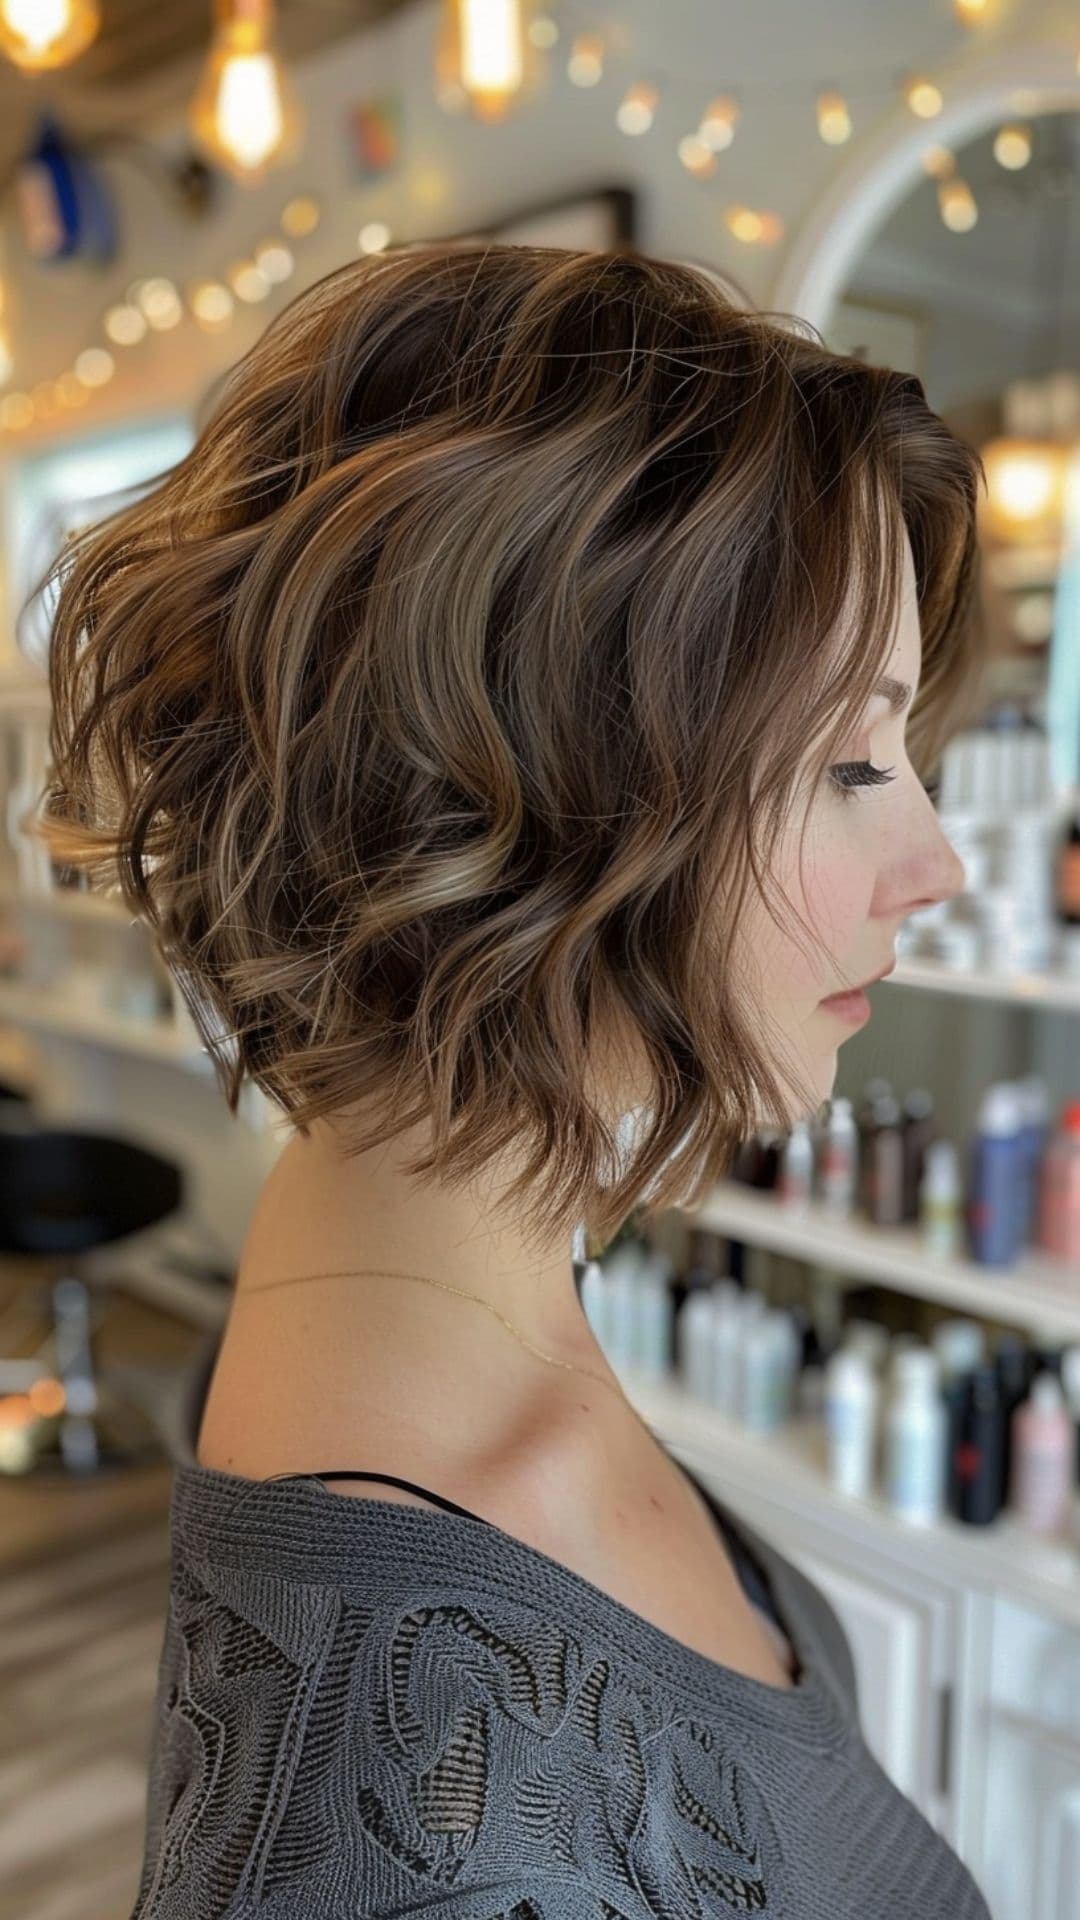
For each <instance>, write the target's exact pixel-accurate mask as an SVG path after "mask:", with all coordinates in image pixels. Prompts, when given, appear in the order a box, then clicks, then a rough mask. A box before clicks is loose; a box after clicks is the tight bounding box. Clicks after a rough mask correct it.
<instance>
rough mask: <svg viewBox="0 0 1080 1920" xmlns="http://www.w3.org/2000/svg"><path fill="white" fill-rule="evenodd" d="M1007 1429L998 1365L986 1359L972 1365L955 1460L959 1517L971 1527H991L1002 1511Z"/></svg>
mask: <svg viewBox="0 0 1080 1920" xmlns="http://www.w3.org/2000/svg"><path fill="white" fill-rule="evenodd" d="M1004 1429H1005V1408H1004V1405H1003V1403H1002V1399H1001V1391H1000V1387H999V1384H998V1374H997V1368H996V1367H995V1366H993V1365H992V1364H990V1363H988V1362H984V1363H983V1364H982V1365H980V1366H977V1367H975V1368H973V1369H972V1374H971V1387H970V1392H969V1394H968V1404H967V1421H966V1424H965V1429H964V1433H963V1438H962V1440H961V1442H960V1447H959V1451H958V1457H957V1461H956V1466H957V1479H958V1481H959V1485H960V1504H959V1510H958V1514H957V1518H958V1519H960V1520H964V1521H966V1522H967V1524H968V1526H969V1527H988V1526H989V1525H990V1523H991V1521H993V1520H996V1519H997V1516H998V1514H999V1513H1000V1511H1001V1460H1002V1455H1003V1453H1004V1450H1005V1430H1004Z"/></svg>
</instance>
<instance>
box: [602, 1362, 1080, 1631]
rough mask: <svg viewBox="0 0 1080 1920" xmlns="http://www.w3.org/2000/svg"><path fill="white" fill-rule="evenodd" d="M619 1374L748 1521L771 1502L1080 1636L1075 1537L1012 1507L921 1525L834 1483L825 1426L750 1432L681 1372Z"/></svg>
mask: <svg viewBox="0 0 1080 1920" xmlns="http://www.w3.org/2000/svg"><path fill="white" fill-rule="evenodd" d="M619 1378H620V1380H621V1382H622V1384H623V1386H624V1388H625V1390H626V1394H627V1397H628V1399H629V1400H630V1401H631V1403H632V1405H633V1406H634V1407H635V1408H636V1410H637V1412H638V1413H639V1414H640V1415H641V1417H642V1419H643V1420H644V1421H645V1422H646V1424H647V1425H648V1426H649V1427H651V1428H652V1429H653V1431H654V1432H656V1434H657V1435H658V1436H659V1437H660V1438H661V1439H662V1441H663V1442H664V1443H665V1444H667V1445H670V1446H671V1448H672V1451H673V1452H674V1453H676V1454H680V1455H685V1456H686V1463H687V1464H688V1465H692V1466H693V1468H694V1470H695V1471H696V1470H697V1469H698V1468H699V1467H700V1468H701V1469H702V1470H703V1471H704V1472H705V1473H706V1474H708V1475H709V1476H711V1477H712V1478H713V1479H714V1480H715V1481H716V1482H717V1485H718V1487H720V1486H722V1487H723V1488H725V1489H727V1488H730V1490H731V1492H732V1495H733V1497H734V1498H736V1499H740V1498H741V1499H742V1500H743V1501H744V1502H745V1504H746V1509H747V1512H748V1514H750V1516H751V1517H752V1516H753V1514H754V1513H755V1512H758V1513H760V1512H762V1510H763V1509H766V1508H767V1507H768V1506H770V1505H771V1506H772V1507H773V1508H781V1509H784V1510H786V1511H788V1512H793V1513H796V1514H797V1515H798V1517H799V1520H800V1522H801V1523H802V1524H804V1525H805V1526H807V1527H809V1528H811V1529H813V1528H815V1527H816V1528H819V1529H820V1530H821V1531H822V1532H824V1531H825V1530H829V1531H831V1532H833V1533H834V1534H840V1535H842V1536H843V1537H844V1538H845V1539H847V1540H848V1541H855V1542H856V1543H860V1542H861V1543H863V1544H864V1545H865V1546H866V1547H867V1548H868V1549H872V1548H876V1549H877V1550H878V1551H879V1552H881V1553H882V1554H884V1555H885V1556H887V1557H888V1558H890V1559H892V1560H894V1561H900V1562H902V1563H904V1564H905V1565H907V1566H909V1567H914V1568H915V1569H917V1570H918V1571H920V1572H923V1573H925V1574H932V1573H933V1572H934V1571H937V1572H939V1573H940V1574H942V1575H943V1576H945V1577H947V1578H951V1579H952V1580H954V1581H956V1582H957V1583H959V1584H962V1585H965V1586H971V1587H976V1588H979V1589H982V1590H983V1591H985V1592H987V1593H988V1594H991V1595H993V1596H995V1597H1005V1598H1008V1599H1013V1600H1017V1601H1019V1602H1020V1603H1021V1604H1027V1605H1034V1606H1036V1607H1039V1608H1040V1609H1043V1610H1045V1611H1047V1612H1051V1613H1053V1614H1054V1615H1056V1616H1057V1617H1058V1618H1059V1619H1061V1620H1063V1621H1065V1622H1066V1623H1067V1624H1068V1625H1069V1626H1070V1627H1071V1628H1072V1629H1073V1631H1074V1632H1080V1551H1078V1547H1077V1542H1076V1540H1075V1539H1072V1538H1069V1537H1066V1536H1062V1535H1055V1536H1045V1537H1044V1536H1043V1535H1040V1534H1037V1533H1035V1532H1034V1531H1033V1530H1032V1529H1031V1528H1030V1527H1027V1526H1025V1525H1024V1523H1023V1522H1022V1521H1021V1520H1020V1519H1018V1518H1017V1517H1016V1515H1015V1514H1013V1513H1011V1512H1009V1511H1008V1510H1007V1509H1006V1510H1005V1511H1003V1512H1002V1513H1000V1514H999V1515H998V1517H997V1519H996V1520H994V1521H993V1522H992V1523H991V1525H990V1526H988V1527H971V1526H965V1525H964V1524H963V1522H962V1521H959V1520H954V1519H953V1517H952V1515H951V1514H946V1515H943V1516H942V1518H941V1519H940V1520H938V1521H936V1522H934V1524H933V1525H930V1526H914V1525H912V1524H911V1523H910V1522H908V1521H905V1520H902V1519H900V1518H899V1516H898V1515H896V1514H894V1513H893V1512H892V1510H891V1509H890V1507H889V1506H888V1504H887V1502H886V1501H885V1500H884V1498H883V1497H882V1496H881V1495H880V1494H875V1495H874V1496H873V1497H872V1498H870V1499H866V1500H860V1499H856V1498H854V1497H852V1496H851V1495H848V1494H844V1493H841V1492H840V1491H839V1490H838V1489H837V1488H836V1487H834V1486H833V1485H832V1482H831V1481H830V1480H829V1477H828V1474H827V1471H826V1464H825V1433H824V1428H823V1426H822V1425H821V1423H820V1422H818V1421H811V1420H805V1419H802V1420H793V1421H791V1422H789V1424H788V1425H787V1426H785V1427H781V1428H780V1429H778V1431H777V1432H775V1433H771V1434H757V1433H752V1432H751V1431H750V1430H749V1429H748V1428H746V1427H743V1426H741V1425H740V1424H739V1423H738V1422H736V1421H733V1420H729V1419H727V1418H725V1416H724V1415H723V1414H721V1413H719V1412H717V1411H716V1409H715V1408H713V1407H709V1406H706V1405H704V1404H703V1402H702V1401H700V1400H698V1399H697V1398H696V1397H695V1396H694V1395H692V1394H691V1393H689V1392H688V1391H687V1389H686V1387H685V1386H684V1385H683V1383H682V1381H681V1380H680V1379H679V1378H678V1376H677V1375H672V1376H669V1378H668V1379H666V1380H664V1381H662V1382H653V1381H650V1380H647V1379H646V1378H644V1377H642V1376H638V1375H636V1374H635V1373H634V1372H633V1371H632V1370H631V1369H629V1368H620V1370H619ZM1074 1520H1075V1512H1074Z"/></svg>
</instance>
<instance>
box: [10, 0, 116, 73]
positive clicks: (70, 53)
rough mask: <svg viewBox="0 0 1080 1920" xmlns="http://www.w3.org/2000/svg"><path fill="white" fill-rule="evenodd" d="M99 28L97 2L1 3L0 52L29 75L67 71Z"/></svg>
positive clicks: (28, 0) (36, 0)
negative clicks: (71, 61) (69, 63)
mask: <svg viewBox="0 0 1080 1920" xmlns="http://www.w3.org/2000/svg"><path fill="white" fill-rule="evenodd" d="M100 26H101V8H100V6H99V5H98V0H0V52H2V53H5V54H6V55H7V57H8V59H9V60H13V61H14V63H15V65H16V66H17V67H22V68H23V69H24V70H25V71H26V72H28V73H39V72H42V71H44V70H45V69H46V68H48V67H66V66H67V64H68V62H69V61H70V60H76V59H77V58H78V56H79V54H80V53H83V52H84V51H85V49H86V48H87V47H88V46H89V45H90V42H91V40H93V39H95V38H96V36H97V32H98V29H99V27H100Z"/></svg>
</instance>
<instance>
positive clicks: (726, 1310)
mask: <svg viewBox="0 0 1080 1920" xmlns="http://www.w3.org/2000/svg"><path fill="white" fill-rule="evenodd" d="M742 1319H743V1295H742V1293H741V1291H740V1290H739V1289H736V1291H735V1292H734V1293H733V1294H728V1293H727V1292H724V1293H722V1294H720V1295H719V1297H718V1298H717V1299H716V1305H715V1308H714V1311H713V1318H712V1328H711V1345H712V1363H711V1364H712V1384H711V1388H710V1394H709V1400H710V1404H711V1405H712V1406H714V1407H715V1408H716V1410H717V1412H718V1413H722V1414H723V1415H724V1416H725V1418H726V1419H728V1420H735V1419H737V1418H738V1414H739V1398H740V1394H741V1390H742V1389H741V1377H742Z"/></svg>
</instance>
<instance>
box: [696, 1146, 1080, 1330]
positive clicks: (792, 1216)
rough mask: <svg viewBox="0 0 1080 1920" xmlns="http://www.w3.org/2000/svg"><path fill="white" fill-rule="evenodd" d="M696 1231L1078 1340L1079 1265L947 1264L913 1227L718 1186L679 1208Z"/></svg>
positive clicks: (1033, 1258)
mask: <svg viewBox="0 0 1080 1920" xmlns="http://www.w3.org/2000/svg"><path fill="white" fill-rule="evenodd" d="M679 1211H680V1212H681V1213H682V1215H683V1217H684V1218H685V1219H686V1220H687V1221H688V1222H690V1223H691V1224H692V1225H693V1226H695V1227H703V1228H705V1229H706V1230H708V1231H709V1232H713V1233H722V1234H724V1235H725V1236H726V1237H727V1238H729V1239H735V1240H744V1241H746V1242H748V1243H749V1244H750V1245H752V1246H757V1247H767V1248H769V1249H770V1250H771V1251H772V1252H774V1253H786V1254H790V1255H792V1256H793V1257H794V1258H795V1259H798V1260H807V1261H810V1262H811V1263H812V1264H814V1265H816V1266H824V1267H835V1268H836V1269H837V1271H838V1272H840V1273H845V1274H854V1275H857V1276H858V1278H859V1279H860V1280H863V1281H866V1282H870V1283H875V1282H876V1283H878V1284H880V1285H884V1286H890V1287H895V1288H897V1289H898V1290H899V1291H900V1292H901V1293H910V1294H915V1295H917V1296H918V1298H920V1299H922V1300H937V1301H940V1302H941V1303H942V1304H943V1305H946V1306H951V1307H957V1308H959V1309H960V1310H962V1311H963V1312H965V1313H975V1314H982V1315H984V1316H985V1317H986V1318H988V1319H991V1320H997V1321H1002V1322H1005V1323H1006V1324H1008V1325H1010V1326H1018V1327H1023V1328H1025V1329H1026V1330H1027V1331H1028V1332H1030V1333H1034V1334H1036V1335H1047V1336H1049V1337H1050V1338H1052V1339H1055V1340H1056V1339H1066V1340H1076V1339H1080V1266H1067V1265H1066V1264H1065V1263H1064V1262H1063V1261H1060V1260H1052V1259H1051V1258H1050V1257H1049V1256H1048V1255H1045V1254H1040V1253H1036V1252H1032V1251H1030V1250H1028V1251H1026V1252H1025V1253H1024V1255H1023V1257H1022V1259H1020V1260H1018V1261H1017V1262H1016V1263H1015V1265H1013V1266H1011V1267H1007V1268H998V1267H981V1266H979V1265H978V1264H977V1263H976V1262H975V1261H974V1260H969V1259H967V1258H966V1257H964V1256H963V1255H954V1256H952V1257H951V1258H947V1257H945V1256H944V1255H942V1254H936V1253H934V1252H932V1251H931V1249H930V1248H928V1247H927V1246H925V1245H924V1243H923V1240H922V1237H921V1235H920V1233H919V1230H918V1228H917V1227H913V1226H909V1227H876V1226H874V1225H873V1224H872V1223H871V1222H869V1221H867V1220H864V1219H862V1218H861V1217H860V1216H858V1215H856V1216H855V1217H854V1218H852V1219H848V1220H844V1219H836V1218H834V1217H833V1216H832V1215H830V1214H828V1213H826V1212H825V1210H824V1208H823V1207H821V1205H820V1204H818V1203H815V1202H811V1203H810V1204H809V1205H808V1206H807V1207H805V1208H792V1207H790V1206H787V1205H785V1204H784V1203H783V1202H782V1201H780V1200H778V1199H777V1198H776V1196H775V1194H774V1193H773V1192H771V1191H763V1190H762V1189H759V1188H756V1187H749V1186H744V1185H742V1184H740V1182H738V1181H736V1180H727V1181H720V1182H719V1183H718V1184H717V1186H716V1187H715V1188H714V1189H713V1192H712V1193H711V1194H710V1195H709V1197H708V1198H707V1199H706V1200H704V1201H703V1202H702V1204H701V1205H700V1206H699V1207H692V1208H691V1207H686V1208H681V1209H679Z"/></svg>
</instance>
